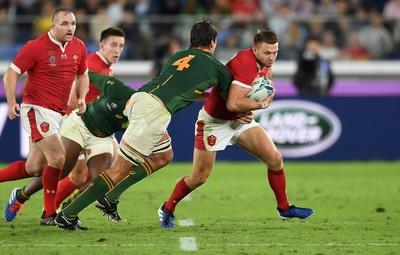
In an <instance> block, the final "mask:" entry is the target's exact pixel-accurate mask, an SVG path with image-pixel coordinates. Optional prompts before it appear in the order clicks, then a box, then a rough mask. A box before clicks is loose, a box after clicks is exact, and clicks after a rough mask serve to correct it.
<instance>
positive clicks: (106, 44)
mask: <svg viewBox="0 0 400 255" xmlns="http://www.w3.org/2000/svg"><path fill="white" fill-rule="evenodd" d="M124 44H125V32H124V31H123V30H122V29H120V28H118V27H109V28H107V29H105V30H103V31H102V32H101V35H100V42H99V49H98V51H96V52H94V53H91V54H89V55H88V56H87V65H88V68H89V70H91V71H94V72H98V73H102V74H105V75H112V69H111V65H112V64H115V63H117V62H118V60H119V58H120V56H121V53H122V50H123V47H124ZM73 86H74V85H73ZM71 92H73V90H71ZM100 93H101V91H100V90H99V89H97V88H96V87H95V86H94V85H93V84H92V83H89V91H88V93H87V95H86V99H85V101H86V103H89V102H91V101H93V100H94V99H96V98H97V97H98V96H99V94H100ZM69 106H70V107H69V108H68V110H67V113H70V112H71V108H76V107H77V98H76V95H75V93H71V94H70V98H69ZM63 142H64V141H63ZM115 146H117V143H116V145H115ZM104 154H105V158H102V160H100V161H96V160H91V162H90V163H91V166H92V167H91V169H93V170H96V171H95V172H94V171H93V172H92V173H91V174H89V173H88V168H87V165H86V161H89V159H90V155H89V156H88V158H86V159H85V156H84V154H83V153H82V154H81V156H80V157H79V159H80V160H78V161H77V163H76V165H75V167H74V168H73V169H72V171H71V173H70V174H69V176H68V177H66V178H63V179H62V180H61V182H60V184H59V187H58V190H57V195H56V208H58V207H59V206H60V203H61V202H62V201H63V200H64V199H65V198H66V197H68V196H69V195H71V193H73V192H74V191H75V190H76V189H78V188H81V187H82V186H83V185H84V184H85V183H87V182H88V181H89V179H90V176H92V178H94V177H96V176H98V174H99V173H100V172H101V171H103V170H105V169H104V167H103V165H104V161H107V160H108V161H112V154H108V153H105V152H104ZM66 162H69V160H67V161H66ZM106 165H107V164H106ZM71 167H73V166H67V167H64V168H67V169H71ZM63 174H64V175H65V174H68V173H63ZM63 174H62V176H63ZM42 188H43V186H42V180H41V177H36V178H34V179H33V180H32V181H31V182H30V183H29V184H28V185H26V186H25V187H23V188H22V189H21V188H16V189H15V191H14V190H13V193H15V195H14V196H15V197H16V201H15V202H16V203H20V204H23V203H25V202H26V201H27V200H28V199H29V197H30V196H31V195H33V194H34V193H36V192H37V191H39V190H40V189H42ZM13 193H12V194H11V198H10V201H11V200H12V197H13ZM9 208H10V209H15V210H17V211H12V212H8V211H7V210H6V211H5V217H6V219H7V221H12V220H13V219H14V218H15V216H16V214H17V212H18V213H19V212H20V211H21V209H22V207H17V208H14V207H9ZM7 215H8V216H7ZM13 217H14V218H13ZM47 223H48V224H47V225H51V224H52V222H51V221H47Z"/></svg>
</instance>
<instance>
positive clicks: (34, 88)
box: [0, 8, 89, 225]
mask: <svg viewBox="0 0 400 255" xmlns="http://www.w3.org/2000/svg"><path fill="white" fill-rule="evenodd" d="M75 30H76V20H75V15H74V14H73V13H72V12H71V11H70V10H68V9H65V8H60V9H57V10H56V11H55V12H54V13H53V18H52V23H51V29H50V31H49V32H48V33H46V34H44V35H42V36H40V37H39V38H37V39H35V40H31V41H29V42H27V43H26V44H25V45H24V46H23V47H22V49H21V50H20V51H19V53H18V54H17V56H16V57H15V59H14V60H13V62H12V63H11V65H10V67H9V68H8V69H7V71H6V73H5V74H4V77H3V82H4V89H5V93H6V97H7V103H8V107H9V109H8V117H9V118H10V119H11V120H13V119H16V118H18V117H21V122H22V125H23V127H24V129H25V130H26V131H27V132H28V133H29V136H30V141H29V155H28V158H27V160H26V162H25V161H17V162H14V163H12V164H11V165H10V166H8V167H6V168H5V169H3V170H2V171H0V182H3V181H9V180H18V179H23V178H27V177H30V176H42V179H43V187H44V212H43V215H42V217H41V220H40V223H41V224H44V225H47V222H49V221H52V220H53V219H54V216H55V212H56V211H55V210H56V209H55V198H56V192H57V187H58V180H59V177H60V174H61V168H62V167H63V165H64V162H65V149H64V146H63V144H62V142H61V139H60V137H59V134H58V132H59V129H60V126H61V123H62V119H63V115H64V114H65V113H66V110H67V102H68V98H69V95H70V92H71V87H72V84H73V83H74V82H75V89H74V91H75V93H76V98H77V101H76V105H77V114H79V115H81V114H83V113H84V112H85V110H86V103H85V96H86V93H87V91H88V87H89V78H88V75H87V72H88V68H87V64H86V58H87V50H86V46H85V44H84V43H83V42H82V41H81V40H80V39H78V38H76V37H74V33H75ZM24 73H27V82H26V86H25V90H24V94H23V98H22V103H21V105H19V104H18V103H17V102H16V83H17V79H18V77H20V76H21V75H22V74H24ZM14 191H15V192H13V193H12V195H11V198H10V201H9V203H8V204H7V207H6V209H5V216H6V220H7V221H11V220H12V219H13V218H14V217H15V216H14V215H13V214H14V212H15V213H16V212H18V210H19V209H20V208H21V207H22V204H21V203H19V202H18V201H17V200H16V194H15V193H16V190H14ZM22 196H23V194H22ZM7 212H11V215H10V214H7ZM11 218H12V219H11ZM10 219H11V220H10Z"/></svg>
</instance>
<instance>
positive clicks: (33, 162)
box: [26, 141, 47, 176]
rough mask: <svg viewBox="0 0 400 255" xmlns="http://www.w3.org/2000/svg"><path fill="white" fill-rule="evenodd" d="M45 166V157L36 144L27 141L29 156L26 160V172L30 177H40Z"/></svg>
mask: <svg viewBox="0 0 400 255" xmlns="http://www.w3.org/2000/svg"><path fill="white" fill-rule="evenodd" d="M46 165H47V160H46V157H45V156H44V154H43V152H42V151H41V150H40V149H39V147H38V146H37V144H36V143H33V142H31V141H29V154H28V158H27V159H26V172H27V173H28V174H29V175H30V176H42V173H43V171H44V169H45V167H46Z"/></svg>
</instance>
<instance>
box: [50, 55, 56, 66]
mask: <svg viewBox="0 0 400 255" xmlns="http://www.w3.org/2000/svg"><path fill="white" fill-rule="evenodd" d="M49 62H50V63H49V66H56V56H51V57H50V58H49Z"/></svg>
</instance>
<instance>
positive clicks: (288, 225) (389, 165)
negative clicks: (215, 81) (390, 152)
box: [0, 162, 400, 255]
mask: <svg viewBox="0 0 400 255" xmlns="http://www.w3.org/2000/svg"><path fill="white" fill-rule="evenodd" d="M2 167H4V165H0V168H2ZM190 169H191V164H190V163H173V164H170V165H169V166H168V167H166V168H164V169H163V170H161V171H160V172H158V173H155V174H154V175H152V176H150V177H148V178H147V179H145V180H143V181H141V182H140V183H138V184H136V185H135V186H133V187H131V188H130V189H129V190H128V191H127V192H125V193H124V195H123V196H122V197H121V202H120V204H119V211H120V214H121V216H122V221H121V222H119V223H114V222H111V221H109V220H106V218H105V217H104V216H102V214H101V213H100V212H99V211H98V210H96V209H95V208H94V206H93V204H92V205H91V206H89V207H88V208H86V209H85V210H84V211H83V212H81V213H80V215H79V216H80V219H81V221H82V225H83V226H87V227H89V228H90V229H89V230H88V231H85V232H72V231H65V230H60V229H57V228H55V227H44V226H39V217H40V215H41V210H42V206H43V204H42V201H43V198H42V197H43V195H42V192H40V193H37V194H35V195H34V196H32V197H31V199H30V200H29V201H28V202H26V204H25V208H24V210H23V211H22V212H21V214H19V215H18V216H17V218H16V219H15V220H14V221H13V222H12V223H7V222H6V221H5V220H4V218H3V217H2V219H1V220H0V254H8V255H13V254H21V255H22V254H23V255H26V254H57V255H58V254H108V255H111V254H118V255H122V254H188V253H189V254H190V253H196V254H207V255H209V254H301V255H302V254H307V255H308V254H315V255H325V254H335V255H338V254H374V255H375V254H380V255H381V254H400V235H399V231H400V203H399V202H400V162H366V163H365V162H326V163H305V162H304V163H303V162H301V163H299V162H287V163H286V164H285V171H286V177H287V190H288V195H289V200H290V202H291V203H292V204H295V205H297V206H302V207H311V208H314V209H315V214H314V215H313V216H312V217H311V218H309V219H306V220H298V219H293V220H290V221H282V220H280V219H279V218H278V217H277V213H276V209H275V208H276V204H275V198H274V196H273V193H272V191H271V190H270V188H269V185H268V182H267V178H266V170H265V168H264V166H263V165H262V164H261V163H255V162H252V163H247V162H246V163H238V162H217V164H216V167H215V169H214V171H213V173H212V175H211V177H210V178H209V180H208V182H207V183H206V184H205V185H204V186H202V187H200V188H199V189H197V190H195V191H194V192H193V193H192V194H191V195H190V196H189V197H188V198H187V199H185V200H184V201H182V202H181V203H180V204H179V205H178V207H177V210H176V212H175V216H176V218H175V221H176V224H177V225H178V226H177V228H176V229H160V228H159V225H158V218H157V209H158V207H159V206H160V204H161V203H162V202H163V201H165V200H166V199H167V198H168V196H169V194H170V192H171V191H172V189H173V187H174V185H175V183H176V181H177V180H179V179H180V178H181V177H182V176H183V175H185V174H187V173H188V172H189V171H190ZM26 182H27V180H22V181H15V182H7V183H1V184H0V207H1V211H0V212H2V211H3V209H4V207H5V204H6V202H7V200H8V199H9V195H10V192H11V190H12V189H13V188H14V187H22V186H23V185H24V184H25V183H26Z"/></svg>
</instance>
